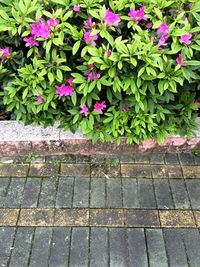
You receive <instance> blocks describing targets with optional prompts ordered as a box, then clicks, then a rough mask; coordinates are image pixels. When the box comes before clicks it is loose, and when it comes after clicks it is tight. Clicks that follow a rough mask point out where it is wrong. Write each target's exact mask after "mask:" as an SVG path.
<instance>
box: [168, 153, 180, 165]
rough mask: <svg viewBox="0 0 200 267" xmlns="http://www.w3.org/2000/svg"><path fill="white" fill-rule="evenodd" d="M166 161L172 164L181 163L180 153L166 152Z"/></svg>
mask: <svg viewBox="0 0 200 267" xmlns="http://www.w3.org/2000/svg"><path fill="white" fill-rule="evenodd" d="M165 163H166V164H171V165H175V164H179V158H178V155H177V154H176V153H166V154H165Z"/></svg>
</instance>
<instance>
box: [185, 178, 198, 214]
mask: <svg viewBox="0 0 200 267" xmlns="http://www.w3.org/2000/svg"><path fill="white" fill-rule="evenodd" d="M186 186H187V190H188V193H189V198H190V202H191V206H192V209H200V180H196V179H195V180H186Z"/></svg>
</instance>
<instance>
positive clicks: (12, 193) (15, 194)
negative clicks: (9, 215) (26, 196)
mask: <svg viewBox="0 0 200 267" xmlns="http://www.w3.org/2000/svg"><path fill="white" fill-rule="evenodd" d="M25 182H26V179H24V178H13V179H11V182H10V185H9V188H8V193H7V196H6V198H5V201H4V206H5V207H6V208H19V207H20V205H21V203H22V198H23V191H24V185H25Z"/></svg>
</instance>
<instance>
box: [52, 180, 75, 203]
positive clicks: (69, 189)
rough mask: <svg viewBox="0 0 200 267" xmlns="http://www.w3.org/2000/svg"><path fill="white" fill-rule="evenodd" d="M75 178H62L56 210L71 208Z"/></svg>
mask: <svg viewBox="0 0 200 267" xmlns="http://www.w3.org/2000/svg"><path fill="white" fill-rule="evenodd" d="M73 186H74V178H69V177H68V178H60V179H59V185H58V192H57V199H56V208H71V207H72V198H73Z"/></svg>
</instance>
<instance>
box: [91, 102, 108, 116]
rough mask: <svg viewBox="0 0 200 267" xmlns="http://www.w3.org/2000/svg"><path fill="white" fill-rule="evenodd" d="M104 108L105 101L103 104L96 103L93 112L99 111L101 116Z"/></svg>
mask: <svg viewBox="0 0 200 267" xmlns="http://www.w3.org/2000/svg"><path fill="white" fill-rule="evenodd" d="M105 108H106V104H105V101H103V102H101V103H100V102H96V103H95V105H94V110H96V111H99V113H100V114H103V110H104V109H105Z"/></svg>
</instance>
